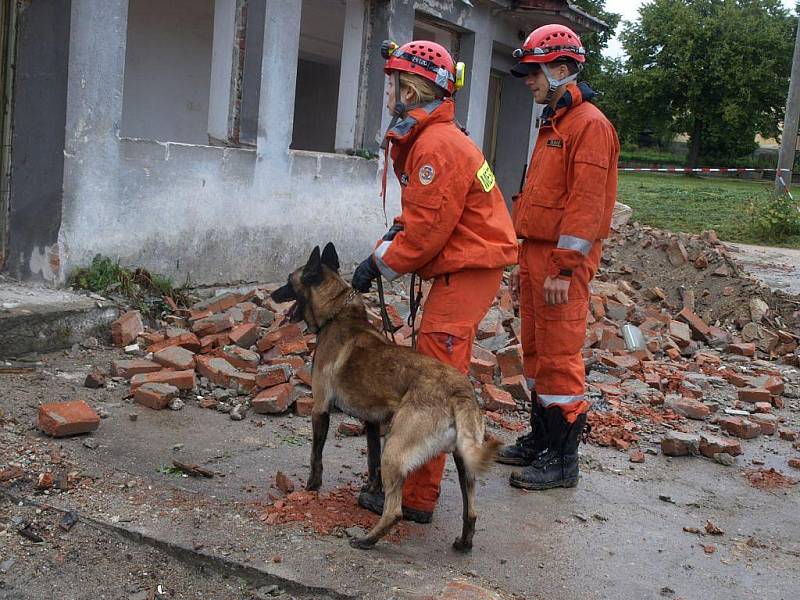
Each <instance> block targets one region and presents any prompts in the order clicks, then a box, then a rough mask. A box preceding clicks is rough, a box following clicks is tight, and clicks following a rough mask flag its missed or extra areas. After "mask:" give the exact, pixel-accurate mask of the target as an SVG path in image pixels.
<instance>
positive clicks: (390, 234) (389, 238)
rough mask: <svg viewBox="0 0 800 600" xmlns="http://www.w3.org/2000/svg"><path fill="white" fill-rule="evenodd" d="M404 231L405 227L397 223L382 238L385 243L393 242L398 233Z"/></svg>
mask: <svg viewBox="0 0 800 600" xmlns="http://www.w3.org/2000/svg"><path fill="white" fill-rule="evenodd" d="M401 231H403V225H402V224H401V223H395V224H394V225H392V226H391V227H390V228H389V231H387V232H386V233H384V234H383V237H382V238H381V239H382V240H383V241H384V242H391V241H392V240H393V239H394V236H396V235H397V234H398V233H400V232H401Z"/></svg>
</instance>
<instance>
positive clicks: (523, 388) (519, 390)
mask: <svg viewBox="0 0 800 600" xmlns="http://www.w3.org/2000/svg"><path fill="white" fill-rule="evenodd" d="M500 387H501V388H503V389H504V390H505V391H507V392H508V393H509V394H511V397H512V398H514V400H519V401H520V402H530V401H531V391H530V390H529V389H528V381H527V379H525V376H524V375H514V376H512V377H503V379H501V380H500Z"/></svg>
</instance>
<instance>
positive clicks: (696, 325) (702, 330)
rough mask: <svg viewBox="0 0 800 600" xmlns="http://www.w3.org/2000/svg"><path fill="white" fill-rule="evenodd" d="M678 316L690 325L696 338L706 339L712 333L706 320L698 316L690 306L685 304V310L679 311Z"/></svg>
mask: <svg viewBox="0 0 800 600" xmlns="http://www.w3.org/2000/svg"><path fill="white" fill-rule="evenodd" d="M677 318H678V319H680V320H681V321H683V322H684V323H686V324H687V325H688V326H689V328H690V329H691V330H692V337H693V338H694V339H696V340H701V341H704V340H707V339H708V337H709V336H710V335H711V329H710V328H709V326H708V325H707V324H706V322H705V321H703V319H701V318H700V317H698V316H697V315H696V314H695V312H694V311H693V310H692V309H690V308H689V307H688V306H685V307H684V308H683V310H682V311H681V312H679V313H678V316H677Z"/></svg>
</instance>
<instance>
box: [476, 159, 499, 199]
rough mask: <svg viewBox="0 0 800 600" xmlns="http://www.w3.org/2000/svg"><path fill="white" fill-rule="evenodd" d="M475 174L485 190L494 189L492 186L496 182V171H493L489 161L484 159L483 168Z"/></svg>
mask: <svg viewBox="0 0 800 600" xmlns="http://www.w3.org/2000/svg"><path fill="white" fill-rule="evenodd" d="M475 176H476V177H477V178H478V181H480V183H481V187H482V188H483V191H484V192H490V191H492V188H493V187H494V184H495V178H494V173H492V168H491V167H490V166H489V163H488V162H486V161H483V164H482V165H481V168H480V169H478V172H477V173H475Z"/></svg>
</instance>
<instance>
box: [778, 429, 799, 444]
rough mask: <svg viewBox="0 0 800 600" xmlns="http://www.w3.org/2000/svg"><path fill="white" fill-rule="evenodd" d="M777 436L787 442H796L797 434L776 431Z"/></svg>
mask: <svg viewBox="0 0 800 600" xmlns="http://www.w3.org/2000/svg"><path fill="white" fill-rule="evenodd" d="M778 435H779V436H780V438H781V439H782V440H786V441H787V442H794V441H795V440H797V437H798V435H797V432H796V431H793V430H791V429H783V428H781V429H778Z"/></svg>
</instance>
